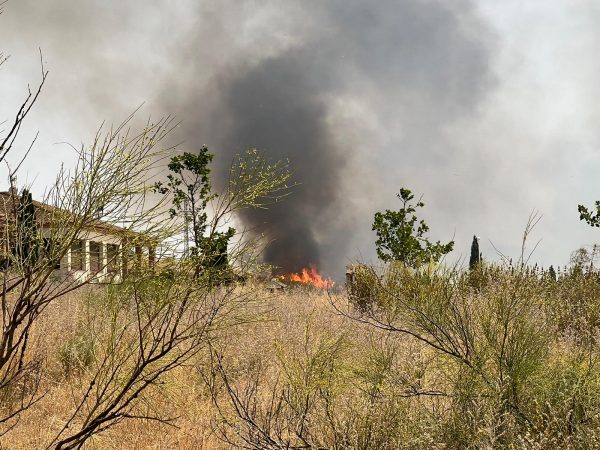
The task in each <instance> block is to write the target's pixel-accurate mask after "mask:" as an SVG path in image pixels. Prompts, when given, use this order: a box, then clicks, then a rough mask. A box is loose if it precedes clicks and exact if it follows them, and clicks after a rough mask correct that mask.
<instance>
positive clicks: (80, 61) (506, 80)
mask: <svg viewBox="0 0 600 450" xmlns="http://www.w3.org/2000/svg"><path fill="white" fill-rule="evenodd" d="M4 10H5V12H4V14H3V15H1V16H0V48H1V49H2V50H3V51H4V52H5V53H8V54H10V59H9V61H8V62H7V63H6V64H5V65H4V66H3V67H2V69H0V79H1V80H2V82H1V84H0V95H1V96H2V97H1V99H2V101H0V118H10V117H11V114H12V112H13V111H14V110H15V109H16V108H17V106H18V104H19V101H20V100H22V98H23V96H24V95H25V93H26V84H27V83H28V82H29V83H31V84H35V83H36V82H37V81H38V80H39V67H38V64H39V61H38V47H40V48H41V49H42V51H43V55H44V61H45V64H46V67H47V69H49V71H50V75H49V78H48V81H47V86H46V88H45V90H44V92H43V94H42V97H41V99H40V101H39V103H38V104H37V105H36V107H35V109H34V111H33V112H32V114H31V116H30V117H29V118H28V121H27V123H26V124H25V126H24V128H23V132H22V134H21V139H20V140H19V142H18V147H19V148H18V149H17V150H18V151H23V150H24V149H25V148H26V147H27V145H28V142H29V140H30V139H31V137H32V136H33V135H34V133H35V132H36V131H38V130H39V132H40V137H39V140H38V143H37V145H36V147H35V149H34V151H33V152H32V154H31V156H30V158H29V159H28V161H27V164H26V166H27V167H26V168H25V169H24V171H23V172H22V173H21V174H20V179H19V181H20V182H25V181H29V182H34V191H35V192H38V193H41V192H42V191H43V190H44V187H45V186H46V184H47V183H49V182H51V180H52V178H53V173H54V172H55V170H56V168H57V167H58V166H59V165H60V164H61V163H65V164H66V165H68V164H71V163H72V162H73V160H74V155H73V152H72V150H71V149H70V148H69V147H68V146H67V145H65V144H59V142H69V143H71V144H75V145H78V144H80V143H81V142H84V143H85V142H89V141H90V137H91V136H92V134H93V133H94V131H95V129H96V128H97V126H98V125H99V124H100V123H101V122H102V121H107V122H117V121H120V120H121V119H122V118H124V117H125V116H126V115H127V114H128V113H129V112H131V111H132V110H133V109H134V108H135V107H137V106H138V105H140V104H141V103H142V102H144V103H145V105H144V107H143V108H142V110H141V112H140V115H141V116H143V117H146V116H148V115H152V116H154V117H156V116H160V115H165V114H173V115H175V116H177V118H178V119H180V120H182V121H183V124H182V126H181V128H180V129H178V130H177V131H176V135H175V136H174V138H175V139H177V140H178V141H182V142H183V144H182V149H186V150H190V151H193V150H194V149H197V148H198V147H199V146H200V145H202V144H207V145H208V146H209V148H210V149H211V150H212V151H214V152H215V153H216V155H217V156H216V161H217V162H218V161H229V159H230V157H231V155H232V154H234V153H235V152H238V151H240V150H242V149H244V148H245V147H247V146H256V147H258V148H260V149H262V150H263V151H264V152H265V153H266V154H267V155H270V156H272V157H287V158H289V159H290V161H291V163H292V165H293V166H294V168H295V172H296V177H297V181H299V182H300V183H301V185H300V186H299V187H298V188H297V189H296V192H295V193H294V195H292V197H290V199H289V204H288V205H289V206H288V207H286V208H278V209H274V210H273V211H271V212H269V213H267V214H262V215H261V214H258V215H246V216H245V217H244V218H243V219H244V220H245V221H246V222H247V223H248V224H250V225H260V224H263V223H265V224H268V225H267V228H266V229H267V230H268V232H269V233H271V235H272V236H273V237H274V238H276V239H277V241H276V242H277V243H276V244H275V245H274V246H273V247H272V248H271V250H270V253H269V259H270V260H271V261H274V262H276V263H278V264H280V265H287V266H288V267H289V268H290V269H295V268H297V267H298V266H299V265H303V264H305V263H306V264H307V263H309V262H316V263H319V264H320V265H321V266H322V267H323V269H324V271H325V272H327V273H330V274H332V275H333V276H336V277H339V275H340V274H341V273H342V272H343V268H344V265H345V264H346V263H348V262H350V261H352V260H355V259H357V258H360V259H366V260H373V259H374V249H373V247H374V245H373V242H374V234H373V232H372V231H371V222H372V217H373V214H374V212H375V211H378V210H382V209H385V208H396V207H398V201H397V200H396V199H395V193H396V192H397V191H398V190H399V188H400V187H402V186H406V187H409V188H411V189H413V191H415V192H416V193H418V194H423V196H424V197H423V200H424V202H425V203H426V207H425V210H424V213H423V214H424V216H425V218H426V219H427V221H428V223H429V225H430V227H431V230H432V232H431V235H432V237H433V238H434V239H441V240H448V239H450V238H452V237H453V236H454V238H455V240H456V247H455V248H456V250H455V251H454V252H453V254H452V259H455V258H459V257H461V256H462V257H467V258H468V254H469V249H470V243H471V239H472V236H473V234H477V235H479V236H481V238H482V241H481V249H482V252H483V254H484V258H488V259H496V258H497V257H496V256H495V251H494V249H493V247H492V245H491V244H490V241H491V242H493V244H494V245H495V246H496V247H497V248H498V249H500V250H501V251H502V252H503V253H505V254H507V255H510V256H518V254H519V247H520V239H521V233H522V231H523V228H524V226H525V223H526V221H527V218H528V216H529V214H530V213H531V211H532V210H536V211H539V212H540V213H541V214H543V218H542V221H541V222H540V224H539V225H538V227H537V228H536V230H535V232H534V235H533V236H532V239H533V241H535V240H537V239H542V242H541V243H540V246H539V248H538V250H537V251H536V253H535V254H534V256H533V260H534V261H538V262H540V263H542V264H544V265H549V264H555V265H556V264H561V265H562V264H565V263H567V262H568V258H569V254H570V252H571V251H572V250H574V249H576V248H578V247H580V246H582V245H587V244H592V243H594V242H597V241H598V240H600V239H599V238H600V230H597V229H596V230H594V229H591V228H588V227H587V226H586V225H584V224H583V223H581V222H579V220H578V214H577V204H578V203H585V204H588V205H590V206H591V205H592V203H593V201H594V200H596V199H600V181H598V177H597V176H596V174H597V173H598V172H599V170H600V158H599V156H600V131H599V128H598V127H597V122H598V119H600V102H598V101H597V97H598V96H597V95H596V94H597V93H598V92H597V91H598V85H599V84H598V80H599V79H600V60H598V58H597V55H598V54H599V53H600V39H598V37H599V32H598V26H597V25H598V23H600V3H598V2H597V1H593V0H589V1H583V0H581V1H578V0H563V1H554V0H539V1H528V2H523V1H520V0H519V1H517V0H515V1H510V0H503V1H501V2H500V1H497V0H482V1H472V2H470V1H463V0H457V1H441V0H440V1H431V0H429V1H425V0H423V1H420V0H399V1H392V0H381V1H377V2H370V1H366V0H365V1H359V0H331V1H317V0H314V1H311V0H308V1H300V0H298V1H280V0H277V1H276V0H272V1H233V0H218V1H217V0H214V1H195V0H182V1H178V2H173V1H166V0H163V1H161V0H152V1H142V0H130V1H121V2H106V1H99V0H94V1H92V0H90V1H86V2H81V1H75V0H44V1H43V2H41V1H39V0H38V1H35V0H10V1H9V2H8V3H7V4H6V5H5V6H4ZM18 151H15V153H14V154H13V155H12V159H13V160H14V161H16V160H18V156H19V155H18ZM219 158H220V159H219ZM2 170H4V169H2ZM219 173H220V172H219V166H218V164H217V167H216V175H217V176H218V174H219ZM1 177H2V178H1V179H4V178H5V177H6V174H5V170H4V172H2V175H1ZM533 241H532V244H533V243H534V242H533Z"/></svg>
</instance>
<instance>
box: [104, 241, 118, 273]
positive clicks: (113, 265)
mask: <svg viewBox="0 0 600 450" xmlns="http://www.w3.org/2000/svg"><path fill="white" fill-rule="evenodd" d="M106 259H107V260H108V273H118V272H119V266H120V264H119V246H118V245H115V244H108V245H107V246H106Z"/></svg>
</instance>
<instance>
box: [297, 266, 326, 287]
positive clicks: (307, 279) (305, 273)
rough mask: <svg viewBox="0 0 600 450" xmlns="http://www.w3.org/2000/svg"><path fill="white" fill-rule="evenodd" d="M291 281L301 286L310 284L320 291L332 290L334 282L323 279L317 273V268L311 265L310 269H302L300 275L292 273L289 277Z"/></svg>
mask: <svg viewBox="0 0 600 450" xmlns="http://www.w3.org/2000/svg"><path fill="white" fill-rule="evenodd" d="M290 280H291V281H296V282H298V283H302V284H312V285H313V286H316V287H318V288H320V289H329V288H332V287H333V285H334V284H335V282H334V281H333V280H332V279H331V278H323V277H322V276H321V275H319V272H317V267H316V266H315V265H313V264H311V266H310V267H308V268H305V269H302V273H299V274H296V273H293V274H291V275H290Z"/></svg>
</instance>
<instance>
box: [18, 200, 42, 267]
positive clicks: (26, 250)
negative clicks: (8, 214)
mask: <svg viewBox="0 0 600 450" xmlns="http://www.w3.org/2000/svg"><path fill="white" fill-rule="evenodd" d="M15 244H16V245H15V256H16V257H17V260H18V261H19V262H20V263H21V264H23V266H28V265H33V264H35V262H36V260H37V257H38V248H37V224H36V217H35V207H34V206H33V199H32V197H31V192H29V191H28V190H27V189H24V190H23V193H22V194H21V199H20V200H19V206H18V208H17V241H16V242H15Z"/></svg>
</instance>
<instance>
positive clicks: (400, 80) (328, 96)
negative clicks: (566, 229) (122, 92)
mask: <svg viewBox="0 0 600 450" xmlns="http://www.w3.org/2000/svg"><path fill="white" fill-rule="evenodd" d="M294 5H295V6H297V4H294V3H288V4H287V6H285V7H283V6H282V7H281V10H280V12H281V11H283V14H285V13H286V12H287V13H289V14H290V15H292V16H294V15H295V22H294V23H293V26H291V27H290V26H288V30H289V33H291V36H290V37H289V41H290V42H289V43H288V44H280V45H279V48H277V47H275V48H268V49H267V50H266V51H264V52H262V51H261V49H260V48H257V47H256V46H251V49H250V51H248V52H246V53H244V52H242V53H240V54H238V55H237V58H236V59H234V60H232V61H229V62H228V64H225V65H224V66H223V67H222V68H221V69H220V70H218V71H217V72H216V73H215V74H214V75H213V78H212V80H211V83H209V90H205V91H203V92H201V95H198V94H194V92H195V91H196V89H195V87H194V86H193V83H194V79H193V77H192V78H188V79H187V80H185V81H184V82H183V83H182V80H180V79H178V80H171V83H170V84H169V88H168V89H167V91H168V94H167V95H168V98H169V102H168V103H167V105H166V107H167V108H166V109H170V107H176V108H180V110H181V111H182V113H180V114H181V116H183V117H185V118H186V121H187V127H186V134H187V139H186V142H188V143H191V142H208V143H210V147H211V148H213V149H214V150H215V151H216V152H217V156H218V160H220V161H225V162H227V161H230V160H231V158H232V156H233V155H234V154H235V153H237V152H240V151H243V150H244V148H246V147H249V146H251V147H257V148H259V149H260V150H261V151H262V152H264V153H266V154H267V155H268V156H270V157H271V158H274V159H279V158H289V160H290V162H291V165H292V167H293V169H294V176H295V181H296V182H298V183H299V186H297V187H296V188H295V189H294V192H293V193H292V195H291V196H290V197H289V199H287V200H286V201H285V202H284V203H282V204H280V205H277V206H275V207H273V208H271V209H269V210H268V211H250V212H246V213H245V214H243V216H242V219H243V222H244V223H245V224H246V225H248V226H249V227H250V228H251V229H257V230H261V231H264V230H265V229H266V230H267V236H268V237H269V238H270V239H271V240H272V243H271V244H270V245H269V247H268V248H267V250H266V255H265V256H266V259H267V261H268V262H270V263H272V264H274V265H276V266H278V267H279V268H280V269H281V270H282V271H284V272H291V271H299V270H300V269H301V268H303V267H306V266H307V265H308V264H309V263H314V264H317V265H321V263H323V260H324V259H325V260H326V261H327V263H326V266H328V268H333V264H338V270H339V265H340V264H343V260H344V257H345V256H346V251H347V246H348V244H349V243H350V242H351V240H352V239H351V238H350V236H351V234H352V233H353V229H355V227H356V225H357V221H358V220H360V219H358V216H360V215H363V216H364V215H366V216H367V217H372V213H371V212H370V211H369V212H368V213H366V214H365V212H364V211H355V210H354V211H353V208H354V206H355V202H354V199H353V198H352V197H353V196H356V195H359V196H360V195H361V194H362V195H365V193H366V192H362V193H361V192H360V191H361V187H360V186H361V185H368V184H369V180H365V178H366V177H368V176H369V175H368V173H369V172H368V169H367V168H366V167H363V170H362V171H361V170H360V167H356V166H355V164H356V161H355V158H356V157H357V155H362V157H364V156H365V155H369V154H371V155H372V156H373V159H379V158H382V157H383V159H384V161H383V163H384V164H386V162H387V161H389V163H391V164H397V163H398V161H399V160H400V158H399V157H398V156H400V155H401V154H402V153H405V154H406V155H407V157H408V158H407V159H409V158H410V156H409V155H410V153H411V151H412V152H414V149H412V150H411V149H407V148H401V147H400V148H396V149H393V150H386V151H385V153H388V154H385V153H384V154H383V155H377V152H376V148H375V146H376V145H377V142H376V141H372V142H371V145H372V146H373V147H371V148H369V147H368V145H369V139H365V140H364V141H363V140H357V141H355V142H351V143H350V145H348V142H347V139H344V134H345V133H347V134H349V135H352V134H353V133H352V129H353V128H355V127H356V128H360V127H361V123H355V122H354V119H350V120H348V119H346V120H344V119H339V116H340V115H343V113H344V106H343V105H340V101H341V102H342V103H343V99H353V98H354V99H358V103H359V104H361V107H364V108H375V109H376V110H377V112H376V114H382V117H378V118H377V120H378V121H381V123H385V124H393V123H394V120H393V119H396V120H399V121H402V120H404V119H407V121H408V122H412V123H411V124H409V126H408V127H406V130H405V131H404V133H405V142H406V143H407V144H409V145H421V144H417V142H418V141H419V140H420V139H421V138H422V135H423V132H424V128H423V126H430V127H431V128H430V129H429V130H428V131H426V133H427V134H429V135H435V134H436V133H437V132H438V131H439V129H440V127H441V126H443V125H444V124H446V123H448V122H451V121H453V120H455V119H456V118H457V117H461V116H462V115H464V114H465V113H468V112H470V111H471V110H472V109H473V108H474V107H475V106H476V105H477V103H478V102H479V101H480V99H481V98H482V95H483V93H484V92H485V90H486V88H487V85H488V84H489V83H490V81H491V77H490V74H489V70H488V49H487V45H486V43H485V41H484V40H482V39H481V36H482V35H481V33H477V32H476V31H477V30H478V22H477V17H476V14H475V11H474V10H473V6H472V5H471V4H470V3H469V2H454V3H453V6H450V4H449V3H448V2H425V1H419V0H404V1H391V0H385V1H379V2H376V3H372V2H365V1H355V0H344V1H330V2H304V3H302V5H304V8H303V10H298V8H297V7H293V6H294ZM206 12H207V10H206V8H200V10H199V11H198V13H199V15H203V14H206ZM283 14H281V15H283ZM277 17H280V16H279V15H278V16H276V18H277ZM223 20H225V19H224V18H223ZM303 22H304V23H306V24H307V25H305V26H299V25H298V24H299V23H303ZM264 26H265V27H271V26H272V27H275V28H278V26H279V24H278V23H277V22H274V23H272V24H270V23H265V24H264ZM290 28H291V29H290ZM266 29H267V28H266ZM236 30H239V28H237V27H235V26H232V25H231V24H227V23H225V24H222V27H221V28H220V30H219V31H220V32H221V33H225V34H226V35H227V33H231V35H229V36H227V37H226V38H222V39H223V40H224V41H227V40H233V39H234V34H233V33H235V32H236ZM284 30H285V27H284ZM256 31H257V32H260V31H259V30H256ZM280 31H281V30H280ZM204 32H205V31H204V30H203V29H202V28H198V29H196V30H192V31H191V32H190V34H189V35H188V36H187V37H186V38H185V40H186V41H187V42H191V43H196V42H204V41H205V37H204ZM215 50H216V51H219V50H218V49H215ZM185 55H186V56H185V57H186V58H190V57H192V58H193V49H190V50H188V51H186V52H185ZM182 64H183V62H182ZM174 92H178V93H179V95H178V96H177V97H176V98H177V103H176V104H173V103H172V99H173V93H174ZM190 93H191V94H190ZM419 96H422V97H421V98H420V99H419V100H418V102H417V103H416V104H415V103H414V98H418V97H419ZM206 97H209V98H211V100H210V101H209V103H210V104H212V107H211V109H210V110H209V111H207V110H206V101H203V99H206ZM184 98H185V100H183V101H182V99H184ZM369 102H372V103H371V104H369ZM388 113H389V114H390V116H391V117H385V115H386V114H388ZM394 116H396V118H395V117H394ZM390 119H392V121H391V122H390ZM207 123H209V124H210V125H209V127H206V128H205V127H204V125H206V124H207ZM404 125H405V124H402V127H404ZM392 126H394V125H392ZM395 126H397V125H395ZM363 138H364V137H363ZM428 150H429V149H428V148H423V149H421V151H423V152H424V153H425V152H427V151H428ZM390 152H391V153H390ZM394 153H397V154H394ZM353 165H354V167H353ZM349 168H350V170H348V169H349ZM415 169H416V167H415V168H413V170H415ZM348 177H350V178H351V184H354V186H350V188H349V189H347V187H348V186H347V185H348V179H347V178H348ZM398 187H399V186H394V187H393V189H397V188H398ZM374 203H377V202H374ZM324 219H326V220H324ZM367 226H368V225H367ZM340 236H343V237H344V238H343V239H340ZM331 242H335V248H333V247H331V246H330V245H329V246H328V245H327V244H328V243H329V244H330V243H331ZM324 253H325V254H324ZM334 261H336V263H334Z"/></svg>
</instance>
